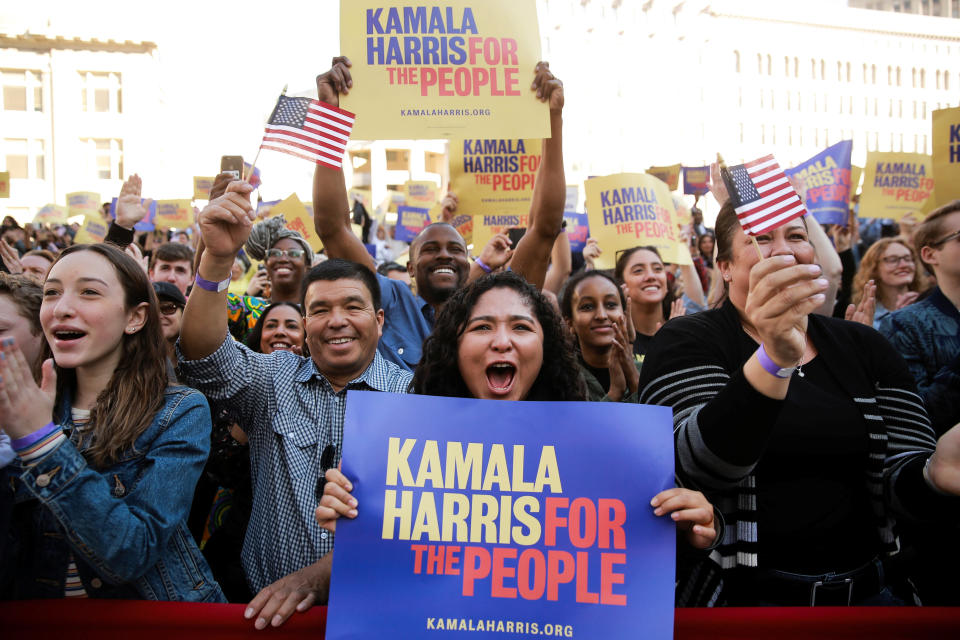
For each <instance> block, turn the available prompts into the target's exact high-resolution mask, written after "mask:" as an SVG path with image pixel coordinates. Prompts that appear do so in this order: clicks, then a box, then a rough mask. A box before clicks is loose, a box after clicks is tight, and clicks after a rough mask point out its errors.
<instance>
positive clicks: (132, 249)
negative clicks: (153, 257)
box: [123, 242, 150, 273]
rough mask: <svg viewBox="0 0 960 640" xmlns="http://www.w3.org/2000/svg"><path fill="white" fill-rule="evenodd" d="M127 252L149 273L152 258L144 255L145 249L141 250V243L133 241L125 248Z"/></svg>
mask: <svg viewBox="0 0 960 640" xmlns="http://www.w3.org/2000/svg"><path fill="white" fill-rule="evenodd" d="M123 252H124V253H125V254H127V255H128V256H130V257H131V258H133V259H134V260H136V261H137V264H138V265H140V267H141V268H142V269H143V272H144V273H149V269H150V260H149V259H148V258H144V257H143V251H141V250H140V245H139V244H137V243H136V242H131V243H130V244H128V245H127V247H126V248H125V249H124V250H123Z"/></svg>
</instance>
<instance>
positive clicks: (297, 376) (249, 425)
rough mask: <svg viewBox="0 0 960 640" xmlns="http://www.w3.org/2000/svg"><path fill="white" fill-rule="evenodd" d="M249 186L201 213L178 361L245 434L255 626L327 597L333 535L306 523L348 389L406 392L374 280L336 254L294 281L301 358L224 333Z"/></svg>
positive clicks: (335, 451)
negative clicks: (384, 352)
mask: <svg viewBox="0 0 960 640" xmlns="http://www.w3.org/2000/svg"><path fill="white" fill-rule="evenodd" d="M252 190H253V188H252V187H251V186H250V185H249V184H246V183H243V182H239V181H237V182H232V183H230V184H229V185H228V187H227V191H226V193H225V194H223V195H222V196H220V197H217V198H215V199H213V200H212V201H210V203H209V204H208V205H207V206H206V207H205V208H204V209H203V211H201V212H200V215H199V227H200V233H201V234H202V237H203V245H204V250H203V253H202V256H201V259H200V266H199V268H198V270H197V278H196V284H195V285H194V290H193V293H192V294H191V295H190V299H189V300H188V301H187V308H186V311H185V312H184V318H183V329H182V331H181V336H180V343H179V358H180V369H181V372H182V374H183V376H184V378H185V379H186V380H187V382H188V383H190V384H193V385H194V386H196V388H198V389H199V390H201V391H202V392H203V393H205V394H206V395H207V396H208V397H209V398H211V400H212V401H213V402H214V403H215V404H217V405H219V404H228V405H230V407H231V409H232V411H233V412H234V413H233V416H234V417H235V419H236V422H237V424H239V426H240V427H241V428H242V429H243V431H244V432H245V433H246V435H247V437H248V438H249V443H250V458H251V476H252V482H253V507H252V511H251V517H250V523H249V526H248V527H247V532H246V537H245V540H244V543H243V553H242V562H243V568H244V570H245V572H246V576H247V581H248V583H249V585H250V587H251V589H252V591H253V592H256V593H257V595H256V596H255V597H254V598H253V600H251V602H250V604H249V606H248V608H247V610H246V617H247V618H255V626H256V627H257V628H258V629H262V628H264V627H266V626H268V625H271V624H272V625H273V626H279V625H280V624H283V622H284V621H285V620H286V619H287V618H288V617H289V616H290V615H292V614H293V613H294V611H295V610H296V611H305V610H306V609H309V608H310V607H311V606H312V605H313V603H314V602H325V601H326V592H327V584H328V581H329V572H330V565H331V562H330V561H331V557H330V553H329V552H330V551H331V550H332V548H333V536H332V535H330V534H329V533H328V532H326V531H324V530H322V529H321V528H320V527H319V526H318V525H317V523H316V522H315V521H314V518H313V507H314V506H315V504H316V501H317V500H318V499H319V497H320V491H321V490H322V483H321V482H320V481H321V480H322V478H323V474H324V472H325V471H326V470H327V469H330V468H332V467H334V466H336V464H337V462H338V461H339V459H340V447H341V443H342V440H343V417H344V411H345V409H346V405H345V403H346V395H347V394H346V392H347V390H348V389H366V390H378V391H385V392H394V393H403V392H405V391H406V390H407V387H408V385H409V383H410V378H411V375H410V373H409V372H407V371H405V370H403V369H400V368H399V367H397V366H396V365H394V364H392V363H389V362H386V361H385V360H384V359H383V358H382V357H381V356H380V355H379V353H378V352H377V340H378V338H379V336H380V333H381V328H382V326H383V310H382V308H381V304H380V287H379V284H378V282H377V279H376V278H375V277H374V275H373V274H372V272H371V271H369V270H368V269H367V268H365V267H362V266H360V265H357V264H353V263H349V262H346V261H343V260H328V261H327V262H324V263H322V264H320V265H318V266H316V267H314V268H313V269H311V270H310V271H309V272H308V273H307V275H306V277H305V278H304V280H303V284H302V286H301V290H300V291H301V293H300V299H299V302H300V308H301V309H302V311H301V313H302V314H303V323H304V327H305V342H306V345H307V347H308V349H309V352H310V357H304V356H300V355H297V354H295V353H293V352H292V351H287V350H274V351H273V352H272V353H269V354H266V353H257V352H255V351H253V350H251V349H250V348H248V347H246V346H244V345H242V344H240V343H238V342H236V341H234V340H233V339H232V338H231V337H230V336H229V334H228V332H227V314H226V310H227V292H226V287H227V284H228V282H229V280H230V269H231V267H232V265H233V262H234V258H235V257H236V255H237V252H238V251H239V250H240V247H241V246H243V244H244V242H245V241H246V240H247V237H248V235H249V233H250V229H251V227H252V226H253V218H254V213H253V207H252V206H251V205H250V202H249V194H250V192H251V191H252ZM287 257H289V256H287Z"/></svg>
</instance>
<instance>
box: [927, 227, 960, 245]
mask: <svg viewBox="0 0 960 640" xmlns="http://www.w3.org/2000/svg"><path fill="white" fill-rule="evenodd" d="M951 240H960V231H954V232H953V233H951V234H950V235H948V236H947V237H946V238H940V239H939V240H937V241H936V242H931V243H930V245H929V246H931V247H934V248H939V247H941V246H943V245H945V244H947V243H948V242H950V241H951Z"/></svg>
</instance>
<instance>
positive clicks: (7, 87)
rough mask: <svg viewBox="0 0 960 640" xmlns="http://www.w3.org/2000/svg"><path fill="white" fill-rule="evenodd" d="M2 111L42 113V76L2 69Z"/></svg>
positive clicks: (35, 72)
mask: <svg viewBox="0 0 960 640" xmlns="http://www.w3.org/2000/svg"><path fill="white" fill-rule="evenodd" d="M2 77H3V110H4V111H43V76H42V75H41V74H40V72H39V71H23V70H11V69H4V70H3V72H2Z"/></svg>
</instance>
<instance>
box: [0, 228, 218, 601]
mask: <svg viewBox="0 0 960 640" xmlns="http://www.w3.org/2000/svg"><path fill="white" fill-rule="evenodd" d="M40 324H41V326H42V328H43V333H44V335H45V337H46V340H47V342H48V344H49V345H50V349H51V351H52V353H53V359H48V360H46V361H45V362H44V363H43V365H42V379H41V383H40V384H39V385H38V384H37V383H36V382H35V381H34V377H33V375H32V372H31V366H30V362H29V361H28V359H27V358H26V357H25V356H24V352H23V351H22V350H21V348H20V345H19V344H18V342H19V341H18V340H17V339H16V338H9V337H8V338H5V339H4V340H3V342H2V344H0V424H2V425H3V429H4V431H6V433H7V434H8V435H9V436H10V438H11V439H12V446H13V449H14V451H15V452H16V453H17V459H16V460H15V461H14V462H13V463H11V465H10V467H8V468H7V469H6V470H5V471H6V472H7V475H8V478H5V480H6V481H5V482H3V484H2V487H0V501H8V500H10V501H13V502H14V503H15V504H16V505H17V508H16V509H15V511H14V522H12V523H11V525H10V527H9V530H7V531H0V535H2V536H3V537H4V538H5V539H6V541H7V542H6V544H5V545H4V546H3V557H2V558H0V593H4V594H6V595H7V597H12V598H62V597H72V596H81V597H82V596H86V597H92V598H124V599H147V600H180V601H193V602H211V601H217V602H219V601H223V600H224V596H223V593H222V591H221V590H220V587H219V585H218V584H217V582H216V581H215V580H214V579H213V577H212V574H211V573H210V569H209V567H208V566H207V563H206V562H205V561H204V559H203V557H202V556H201V555H200V551H199V549H198V548H197V545H196V544H195V543H194V541H193V538H192V537H191V536H190V532H189V531H188V529H187V524H186V519H187V515H188V513H189V510H190V503H191V500H192V498H193V491H194V487H195V486H196V483H197V478H198V477H199V475H200V472H201V470H202V469H203V464H204V462H205V461H206V459H207V455H208V453H209V450H210V438H209V433H210V432H209V429H210V411H209V409H208V406H207V401H206V400H205V399H204V397H203V395H202V394H200V392H198V391H196V390H194V389H190V388H187V387H183V386H178V385H173V384H170V383H169V382H168V378H167V369H166V353H165V350H164V339H163V335H162V333H161V329H160V318H159V310H158V302H157V297H156V294H155V293H154V290H153V287H152V286H151V285H150V282H149V281H148V280H147V276H146V273H145V272H144V270H143V269H142V267H141V266H140V265H139V264H137V262H136V261H135V260H134V259H133V258H131V257H130V256H128V255H127V254H125V253H123V252H122V251H120V250H119V249H117V248H115V247H114V246H112V245H108V244H95V245H75V246H72V247H70V248H68V249H66V250H64V251H63V252H62V253H61V254H60V257H59V258H58V259H57V261H56V262H55V263H54V264H53V266H52V267H51V268H50V272H49V274H48V275H47V279H46V282H45V283H44V285H43V301H42V303H41V305H40Z"/></svg>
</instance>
